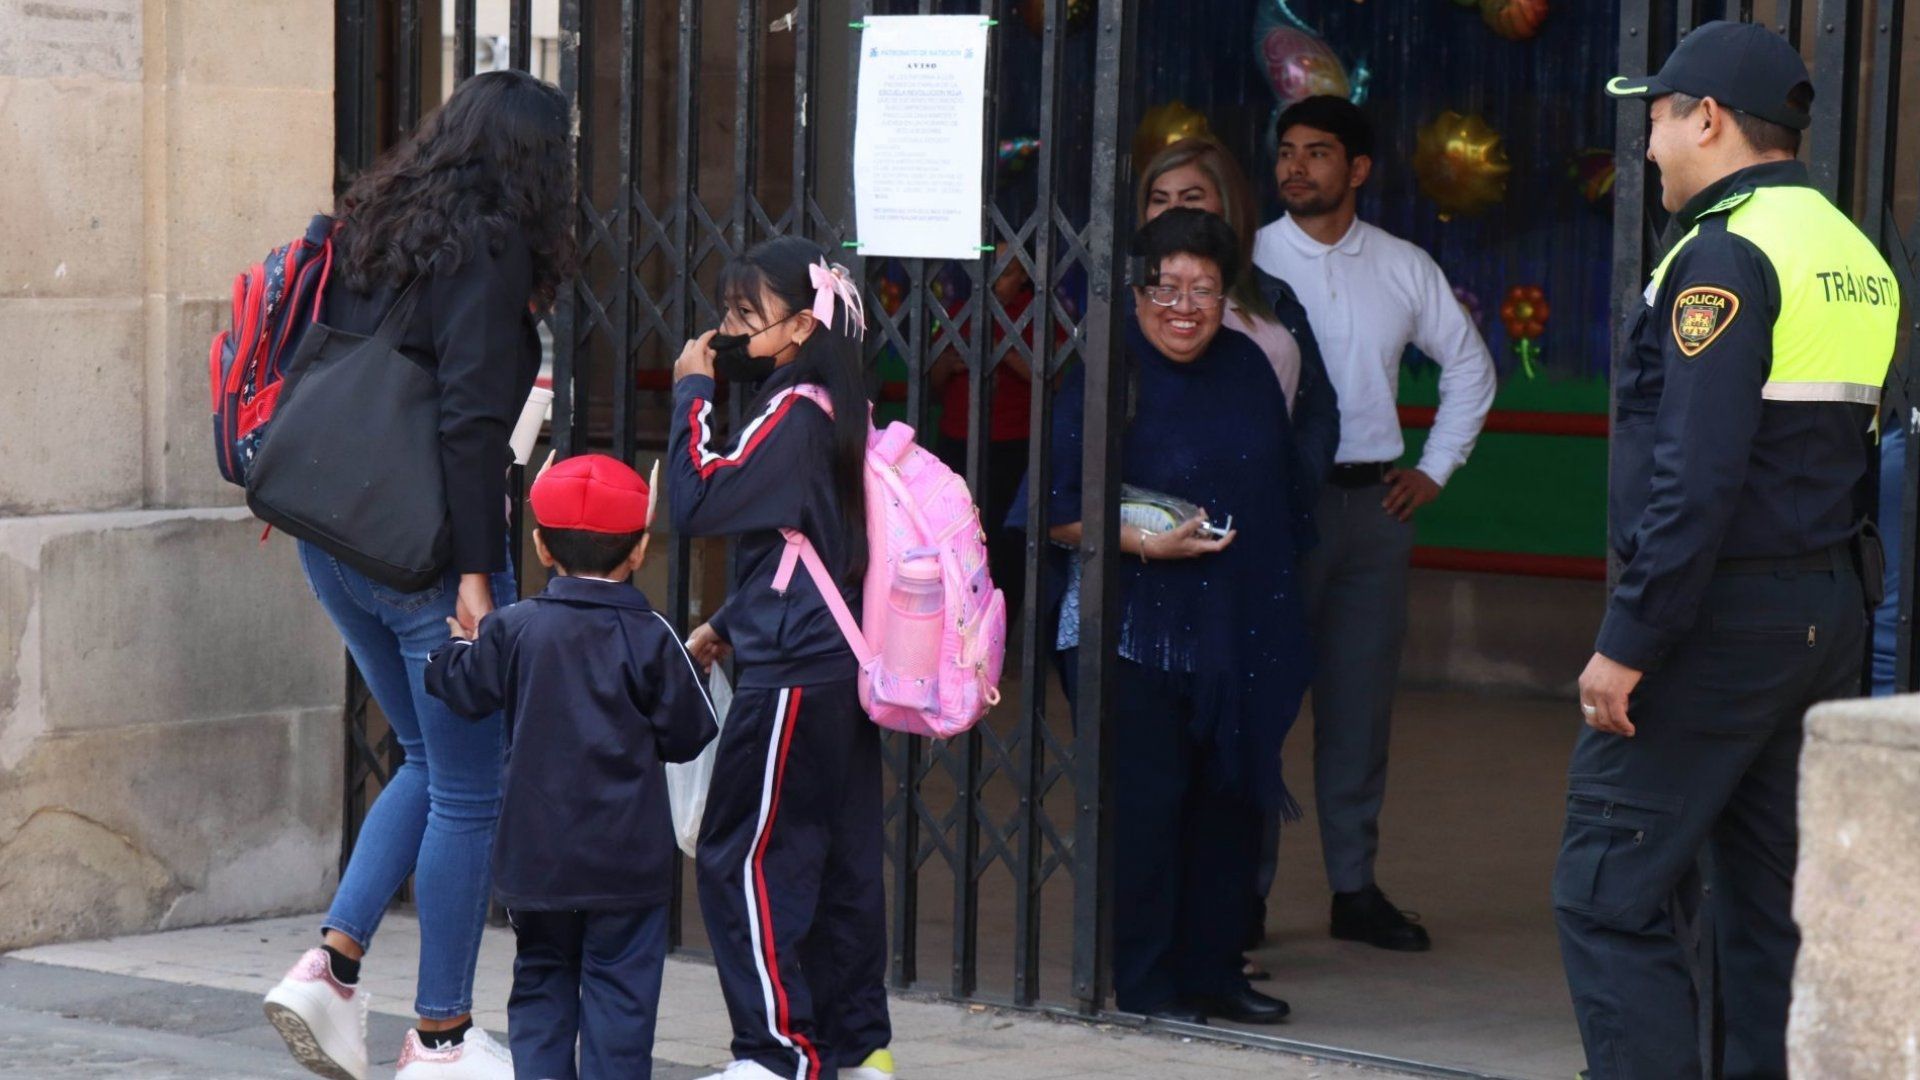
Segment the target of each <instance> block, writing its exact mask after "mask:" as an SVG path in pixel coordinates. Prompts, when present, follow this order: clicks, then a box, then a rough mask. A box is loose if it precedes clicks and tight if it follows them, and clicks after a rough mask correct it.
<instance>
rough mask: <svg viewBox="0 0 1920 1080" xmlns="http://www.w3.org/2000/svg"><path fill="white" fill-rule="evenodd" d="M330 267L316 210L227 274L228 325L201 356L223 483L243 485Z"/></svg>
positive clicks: (329, 238) (329, 231) (323, 222)
mask: <svg viewBox="0 0 1920 1080" xmlns="http://www.w3.org/2000/svg"><path fill="white" fill-rule="evenodd" d="M332 269H333V219H332V218H330V217H328V216H327V215H325V214H316V215H314V218H313V221H312V222H310V223H309V224H308V225H307V231H306V235H304V236H302V237H300V238H299V239H297V240H295V241H293V242H292V243H290V244H287V245H286V246H284V247H278V248H275V249H273V253H272V254H270V255H268V256H267V257H266V258H265V259H264V260H262V261H261V262H258V263H255V264H254V265H253V267H252V268H251V269H249V270H247V271H246V272H244V273H242V274H241V275H239V276H238V277H236V278H234V279H233V316H232V319H231V321H230V322H229V324H228V326H227V329H225V330H222V331H220V332H219V333H218V334H215V335H214V338H213V349H212V353H211V355H210V356H209V357H208V361H207V363H208V374H209V376H210V378H211V380H212V384H213V453H214V457H215V458H216V459H218V461H219V463H220V475H221V476H223V477H225V478H226V479H227V481H228V482H229V483H233V484H238V485H240V486H241V487H245V486H247V471H248V470H249V469H250V468H252V466H253V455H254V454H255V452H257V451H258V450H259V449H260V440H262V439H263V438H265V437H266V434H267V424H268V422H269V421H271V420H272V419H273V407H274V405H275V403H277V402H278V401H279V400H280V389H281V386H282V380H283V376H284V374H285V372H286V367H287V364H288V362H289V361H291V360H292V359H293V356H294V353H295V352H297V351H298V350H299V348H300V340H301V338H302V337H304V336H305V334H306V330H307V326H308V325H309V324H311V323H313V322H315V321H317V320H318V319H319V317H320V297H321V295H322V294H323V293H325V292H326V288H327V274H328V273H329V272H330V271H331V270H332Z"/></svg>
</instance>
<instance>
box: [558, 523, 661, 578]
mask: <svg viewBox="0 0 1920 1080" xmlns="http://www.w3.org/2000/svg"><path fill="white" fill-rule="evenodd" d="M645 535H647V534H646V531H645V530H644V529H643V530H641V531H640V532H633V533H603V532H588V531H587V530H585V529H549V528H547V527H546V526H545V525H542V526H540V540H541V542H543V543H545V544H546V545H547V554H549V555H551V556H553V561H554V562H557V563H559V564H560V567H561V569H563V570H565V571H566V572H567V573H569V574H576V575H577V574H585V575H587V576H588V577H601V576H603V575H606V574H610V573H612V572H613V571H614V569H615V568H617V567H618V566H619V565H620V564H621V563H623V562H626V561H627V556H629V555H632V554H633V549H634V546H635V545H636V544H638V543H640V538H641V537H643V536H645Z"/></svg>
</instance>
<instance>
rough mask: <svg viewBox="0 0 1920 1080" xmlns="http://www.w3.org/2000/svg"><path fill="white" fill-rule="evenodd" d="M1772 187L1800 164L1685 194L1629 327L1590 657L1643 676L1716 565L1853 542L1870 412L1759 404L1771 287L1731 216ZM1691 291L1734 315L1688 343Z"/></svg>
mask: <svg viewBox="0 0 1920 1080" xmlns="http://www.w3.org/2000/svg"><path fill="white" fill-rule="evenodd" d="M1782 185H1794V186H1801V187H1804V186H1807V185H1808V179H1807V169H1806V166H1804V165H1802V164H1800V163H1799V162H1796V161H1784V162H1777V163H1769V164H1763V165H1755V166H1751V167H1749V168H1745V169H1741V170H1739V171H1738V172H1735V173H1733V174H1732V175H1730V176H1727V177H1725V178H1723V179H1721V180H1720V181H1718V182H1716V183H1714V184H1711V185H1709V186H1708V187H1707V189H1706V190H1704V191H1702V192H1700V194H1698V195H1696V196H1695V197H1694V198H1693V199H1692V201H1690V202H1689V203H1688V204H1687V205H1686V206H1685V207H1683V208H1682V209H1681V211H1680V213H1679V214H1678V215H1677V216H1676V219H1675V222H1674V226H1673V228H1672V229H1670V230H1669V232H1670V234H1672V235H1684V234H1685V233H1687V232H1688V231H1689V230H1692V229H1693V228H1694V227H1695V226H1696V225H1697V226H1698V229H1699V231H1698V233H1697V234H1696V235H1694V236H1693V238H1692V239H1691V240H1688V241H1687V242H1686V246H1685V247H1682V248H1681V249H1680V250H1679V251H1678V252H1677V253H1675V254H1674V256H1673V261H1672V263H1671V264H1670V265H1669V266H1668V267H1667V271H1666V274H1665V276H1664V277H1663V278H1662V279H1661V283H1660V287H1659V288H1658V289H1657V290H1651V289H1650V290H1649V292H1648V294H1647V295H1646V297H1645V300H1646V302H1645V303H1644V304H1636V305H1635V306H1634V307H1635V310H1634V311H1633V312H1632V313H1631V315H1630V316H1629V318H1631V319H1632V320H1633V322H1632V324H1631V327H1630V333H1629V335H1628V338H1627V341H1626V345H1625V348H1624V355H1623V356H1622V357H1621V359H1620V362H1619V363H1618V364H1617V365H1616V366H1615V368H1614V383H1613V392H1614V420H1613V429H1614V430H1613V441H1612V449H1611V457H1612V460H1611V467H1610V469H1609V470H1608V474H1609V475H1608V507H1609V512H1608V524H1609V526H1610V529H1611V536H1610V538H1609V539H1610V541H1611V544H1612V547H1613V551H1614V554H1615V555H1616V556H1618V557H1619V559H1620V561H1621V564H1622V569H1621V573H1620V579H1619V582H1618V584H1617V585H1616V586H1615V588H1614V591H1613V595H1612V597H1611V599H1610V600H1609V602H1608V605H1607V615H1606V620H1605V621H1604V622H1603V623H1602V624H1601V628H1600V635H1599V641H1598V642H1597V644H1596V646H1595V648H1596V650H1597V651H1598V652H1600V653H1601V654H1602V655H1604V656H1606V657H1608V658H1610V659H1612V660H1615V661H1618V662H1619V663H1622V664H1625V665H1627V666H1628V667H1632V668H1635V669H1638V670H1641V671H1649V670H1653V669H1655V668H1657V667H1659V666H1660V664H1661V663H1662V662H1663V661H1664V659H1665V658H1666V656H1667V654H1668V653H1669V652H1670V651H1671V650H1672V648H1673V646H1674V645H1675V644H1676V643H1677V642H1678V641H1679V640H1680V639H1681V638H1682V637H1683V636H1684V635H1685V634H1686V633H1687V632H1688V631H1689V630H1691V629H1692V628H1693V625H1694V622H1695V619H1696V616H1697V614H1698V611H1699V606H1700V601H1701V598H1702V596H1703V595H1704V594H1705V592H1706V588H1707V584H1708V582H1709V581H1710V580H1711V578H1712V576H1713V571H1714V567H1715V564H1716V563H1717V562H1718V561H1719V560H1722V559H1749V558H1785V557H1793V556H1802V555H1809V554H1812V553H1816V552H1819V551H1821V550H1823V549H1825V548H1828V547H1831V546H1832V545H1835V544H1838V543H1840V542H1842V541H1844V540H1846V539H1848V538H1849V537H1851V536H1852V535H1853V533H1854V532H1855V530H1856V529H1858V528H1859V524H1860V521H1861V520H1862V518H1863V517H1864V516H1865V513H1866V502H1865V500H1864V499H1863V498H1862V497H1861V496H1862V495H1863V489H1862V487H1861V482H1862V480H1863V479H1864V478H1865V476H1866V475H1867V471H1868V466H1869V461H1870V460H1871V457H1872V453H1873V449H1872V445H1871V435H1870V433H1869V426H1870V424H1871V423H1872V420H1873V417H1874V409H1873V407H1872V406H1870V405H1861V404H1852V403H1847V402H1839V401H1771V400H1766V399H1764V398H1763V396H1762V385H1763V384H1764V383H1766V381H1767V379H1768V377H1769V375H1770V373H1771V371H1772V367H1773V333H1774V323H1775V321H1776V320H1777V319H1778V318H1779V317H1780V313H1781V310H1782V303H1781V290H1782V282H1781V280H1780V277H1779V275H1778V274H1777V273H1776V272H1775V270H1774V267H1773V264H1772V262H1771V261H1770V260H1769V259H1768V258H1767V256H1766V255H1765V254H1764V253H1763V252H1762V251H1761V250H1760V249H1759V248H1758V247H1757V246H1756V245H1755V244H1754V243H1753V242H1752V241H1750V240H1748V239H1746V238H1745V237H1743V236H1740V235H1738V234H1737V233H1734V232H1731V231H1729V230H1728V227H1727V218H1728V215H1729V213H1730V212H1731V211H1732V209H1733V208H1735V207H1736V206H1738V204H1739V201H1740V200H1738V199H1737V198H1736V196H1739V195H1740V194H1741V193H1743V192H1752V191H1754V190H1755V189H1758V188H1762V187H1771V186H1782ZM1789 285H1790V286H1792V287H1799V288H1813V289H1815V290H1817V289H1818V288H1819V283H1818V282H1799V283H1789ZM1702 290H1706V291H1711V292H1714V293H1718V294H1720V295H1721V296H1723V297H1728V298H1730V299H1731V300H1732V301H1734V302H1736V303H1737V305H1738V306H1737V307H1731V308H1730V309H1729V310H1728V311H1727V313H1726V314H1725V315H1724V316H1723V317H1721V319H1720V320H1719V321H1718V322H1715V323H1713V324H1711V325H1710V330H1711V332H1710V333H1709V334H1708V335H1706V336H1705V337H1704V339H1703V340H1702V341H1701V342H1700V343H1699V344H1698V345H1697V347H1692V348H1685V347H1683V346H1682V343H1681V339H1680V330H1679V327H1680V315H1679V311H1678V309H1679V308H1681V307H1684V306H1685V305H1684V303H1683V300H1684V298H1685V297H1686V296H1687V295H1688V294H1690V293H1697V292H1699V291H1702Z"/></svg>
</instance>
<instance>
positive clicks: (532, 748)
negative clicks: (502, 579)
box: [426, 577, 715, 1080]
mask: <svg viewBox="0 0 1920 1080" xmlns="http://www.w3.org/2000/svg"><path fill="white" fill-rule="evenodd" d="M426 681H427V690H428V692H430V693H432V694H433V695H434V696H435V697H437V698H439V699H441V700H442V701H444V702H446V703H447V705H448V707H450V708H452V709H453V710H454V711H455V712H458V713H460V714H461V715H463V716H485V715H488V714H490V713H493V712H495V711H498V710H500V709H502V708H504V709H505V710H506V713H507V719H508V722H509V724H510V725H511V730H512V740H511V748H510V750H509V751H508V759H507V771H506V784H505V797H504V803H503V805H502V808H501V812H500V823H499V826H498V831H497V833H496V834H495V838H494V849H493V880H494V893H495V895H496V896H498V897H499V899H500V902H501V903H502V904H504V905H506V907H507V909H508V912H509V914H510V916H511V917H512V920H513V925H514V931H515V935H516V937H517V939H518V947H517V953H516V956H515V958H514V964H513V995H512V997H511V999H510V1000H509V1001H508V1003H507V1013H508V1019H509V1025H508V1026H509V1041H510V1043H511V1047H512V1050H513V1059H514V1067H515V1070H516V1071H517V1072H519V1073H520V1074H521V1075H523V1076H540V1077H556V1078H561V1080H571V1078H572V1077H574V1076H575V1075H576V1073H575V1067H574V1039H575V1036H576V1034H577V1035H578V1036H579V1040H580V1067H579V1072H578V1075H580V1076H582V1077H586V1078H588V1080H594V1078H600V1077H605V1078H608V1080H614V1078H618V1080H630V1078H641V1080H644V1078H645V1077H647V1076H649V1075H651V1072H652V1057H653V1033H654V1020H655V1017H656V1015H657V1013H658V1006H659V1002H660V978H661V970H662V967H663V965H664V964H665V962H666V954H667V905H668V901H669V899H670V894H671V892H672V886H673V866H672V862H673V860H674V859H675V858H677V857H678V851H677V849H676V847H675V844H674V834H673V822H672V819H671V816H670V814H669V811H668V808H667V790H666V777H665V774H664V772H663V770H662V769H661V767H660V766H661V765H662V763H664V762H670V761H673V762H677V761H690V760H692V759H693V758H694V757H695V756H696V755H698V754H699V753H700V750H701V748H703V747H704V746H706V744H707V743H708V742H710V741H711V740H712V739H713V737H714V733H715V724H714V715H713V706H712V705H711V703H709V702H708V700H707V696H706V691H705V689H704V687H703V686H702V683H701V679H700V676H699V673H698V672H697V671H696V670H695V668H694V666H693V661H692V660H691V659H690V658H689V657H688V656H687V654H686V650H685V649H684V648H682V647H681V644H680V638H679V635H678V634H676V633H675V632H674V630H673V627H672V626H670V625H669V624H668V623H667V621H666V619H665V618H663V617H662V616H661V615H660V614H659V613H658V612H656V611H654V610H653V609H652V608H651V607H650V606H649V605H648V604H647V598H646V597H645V596H644V595H642V594H641V593H640V591H639V590H637V589H635V588H633V587H632V586H630V585H627V584H625V583H615V582H611V581H599V580H593V579H588V578H573V577H556V578H554V579H553V580H552V581H550V582H549V583H548V584H547V588H546V591H544V592H542V593H541V594H540V595H539V596H536V597H534V598H532V599H530V600H526V601H523V602H521V603H518V604H514V605H512V606H511V607H505V608H501V609H500V610H498V611H496V612H494V613H493V614H492V615H490V616H488V617H487V619H486V621H485V622H484V624H483V625H482V626H481V628H480V635H479V638H478V640H476V641H475V642H473V643H472V644H468V643H467V642H465V641H461V640H459V639H455V640H452V641H449V642H448V643H447V644H445V645H443V646H441V647H440V648H439V649H437V650H435V651H434V653H433V655H432V657H431V658H430V661H429V664H428V667H427V680H426Z"/></svg>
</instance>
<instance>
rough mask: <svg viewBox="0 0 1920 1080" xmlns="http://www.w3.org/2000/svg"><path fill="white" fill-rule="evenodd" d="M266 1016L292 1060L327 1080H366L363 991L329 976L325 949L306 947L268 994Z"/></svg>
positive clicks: (365, 1006)
mask: <svg viewBox="0 0 1920 1080" xmlns="http://www.w3.org/2000/svg"><path fill="white" fill-rule="evenodd" d="M266 1011H267V1019H268V1020H269V1021H272V1023H273V1026H274V1028H275V1029H276V1030H278V1031H279V1032H280V1037H281V1038H282V1039H285V1040H286V1042H287V1049H288V1050H289V1051H291V1052H292V1054H293V1060H295V1061H297V1062H299V1063H300V1064H301V1065H302V1066H304V1067H305V1068H306V1069H307V1070H308V1071H309V1072H313V1073H318V1074H319V1075H321V1076H325V1077H328V1078H329V1080H366V1076H367V995H366V993H365V991H362V990H360V989H359V988H358V987H353V986H347V985H345V984H343V983H341V982H340V981H339V980H337V979H335V978H334V977H333V969H332V968H331V967H329V966H328V964H327V951H326V950H325V949H320V948H313V949H308V950H307V951H306V953H305V955H303V956H301V957H300V961H299V963H296V964H294V965H293V967H292V969H290V970H289V971H288V972H287V977H286V978H284V979H281V980H280V985H278V986H276V987H274V988H273V990H272V991H270V992H269V993H268V994H267V1000H266Z"/></svg>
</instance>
